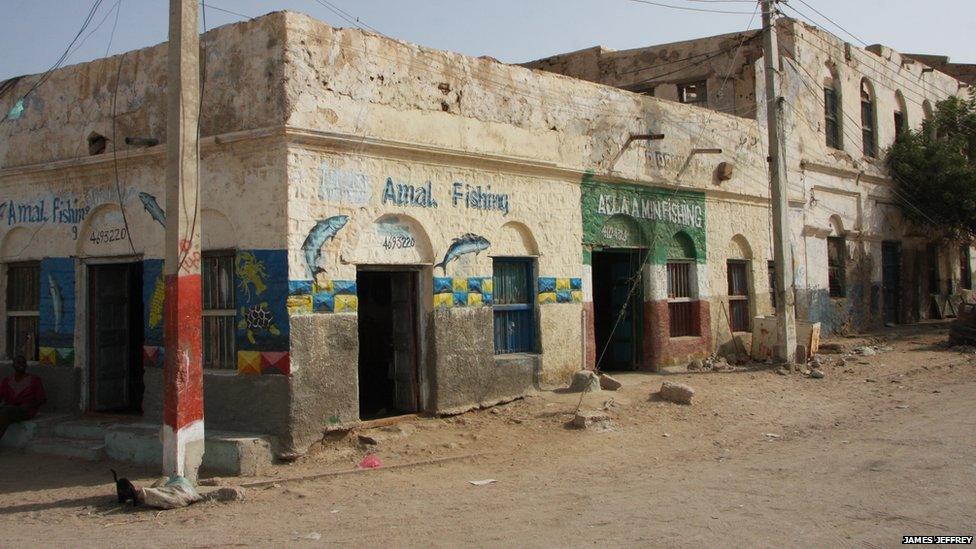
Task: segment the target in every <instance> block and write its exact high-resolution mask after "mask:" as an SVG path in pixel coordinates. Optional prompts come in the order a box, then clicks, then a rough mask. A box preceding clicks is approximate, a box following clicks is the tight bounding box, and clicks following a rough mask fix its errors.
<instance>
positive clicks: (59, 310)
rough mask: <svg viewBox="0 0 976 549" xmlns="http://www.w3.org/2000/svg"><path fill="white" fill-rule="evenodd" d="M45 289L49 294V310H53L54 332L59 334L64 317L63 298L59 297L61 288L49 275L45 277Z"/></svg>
mask: <svg viewBox="0 0 976 549" xmlns="http://www.w3.org/2000/svg"><path fill="white" fill-rule="evenodd" d="M47 289H48V291H49V292H51V308H53V309H54V331H55V333H60V332H61V318H62V317H63V316H64V298H63V297H62V296H61V287H60V286H58V281H57V280H54V277H53V276H51V275H50V274H49V275H47Z"/></svg>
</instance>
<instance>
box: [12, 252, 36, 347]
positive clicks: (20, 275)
mask: <svg viewBox="0 0 976 549" xmlns="http://www.w3.org/2000/svg"><path fill="white" fill-rule="evenodd" d="M40 286H41V266H40V264H39V263H36V262H33V263H14V264H11V265H8V266H7V358H13V357H14V356H16V355H24V358H26V359H27V360H37V351H38V348H37V345H38V344H37V339H38V338H37V333H38V318H39V316H40V313H39V311H40V308H41V291H40Z"/></svg>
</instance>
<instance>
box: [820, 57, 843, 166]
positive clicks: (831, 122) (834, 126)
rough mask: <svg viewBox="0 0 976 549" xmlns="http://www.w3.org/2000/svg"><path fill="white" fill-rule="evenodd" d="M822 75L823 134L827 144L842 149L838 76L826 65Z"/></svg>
mask: <svg viewBox="0 0 976 549" xmlns="http://www.w3.org/2000/svg"><path fill="white" fill-rule="evenodd" d="M825 69H826V71H827V74H826V75H825V77H824V83H823V84H824V136H825V138H826V142H827V146H828V147H830V148H832V149H843V148H844V142H843V140H842V135H843V134H842V133H841V130H842V128H843V127H842V126H841V123H842V121H841V118H842V116H841V108H842V107H841V101H840V77H839V76H838V74H837V71H836V69H834V68H833V67H832V66H830V65H827V67H825Z"/></svg>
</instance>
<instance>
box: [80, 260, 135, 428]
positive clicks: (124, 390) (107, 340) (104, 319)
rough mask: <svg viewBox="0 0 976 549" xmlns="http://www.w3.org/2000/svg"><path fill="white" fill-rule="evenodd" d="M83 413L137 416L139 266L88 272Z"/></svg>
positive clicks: (100, 267)
mask: <svg viewBox="0 0 976 549" xmlns="http://www.w3.org/2000/svg"><path fill="white" fill-rule="evenodd" d="M88 281H89V284H88V288H89V299H88V303H89V307H88V314H89V317H88V318H89V349H90V360H89V365H90V369H89V372H90V374H89V375H90V377H89V396H90V399H91V400H90V403H89V409H90V410H92V411H94V412H122V413H137V414H138V413H142V393H143V388H144V387H143V380H142V337H143V328H142V298H141V297H142V264H141V263H112V264H106V265H91V266H89V268H88Z"/></svg>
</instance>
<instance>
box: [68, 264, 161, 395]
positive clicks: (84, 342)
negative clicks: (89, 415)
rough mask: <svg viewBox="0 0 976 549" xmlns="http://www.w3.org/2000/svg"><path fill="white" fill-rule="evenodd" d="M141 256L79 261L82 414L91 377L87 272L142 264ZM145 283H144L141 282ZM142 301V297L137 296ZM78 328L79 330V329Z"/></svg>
mask: <svg viewBox="0 0 976 549" xmlns="http://www.w3.org/2000/svg"><path fill="white" fill-rule="evenodd" d="M142 262H143V256H142V254H139V255H120V256H110V257H86V258H82V260H81V272H80V273H79V274H78V283H77V286H76V289H77V290H83V291H76V293H75V294H76V295H77V296H78V297H80V298H81V303H82V307H79V309H80V310H79V311H78V315H79V316H81V318H82V319H83V320H84V321H83V322H77V318H78V317H77V316H76V317H75V318H76V322H75V349H78V351H77V352H76V353H75V356H76V357H77V356H79V355H80V356H82V357H84V358H83V359H82V365H81V376H80V377H81V383H80V384H79V387H78V391H79V392H80V395H79V396H80V398H79V400H78V407H79V409H80V411H82V412H91V404H92V402H91V400H92V399H91V389H92V387H91V377H92V375H91V374H92V362H91V345H90V344H91V321H90V314H91V310H92V306H93V304H92V302H91V291H92V287H91V277H89V275H88V270H89V268H90V267H91V266H93V265H112V264H118V263H140V264H141V263H142ZM143 283H145V281H144V282H143ZM138 297H139V299H142V296H138ZM79 327H80V329H79Z"/></svg>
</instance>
